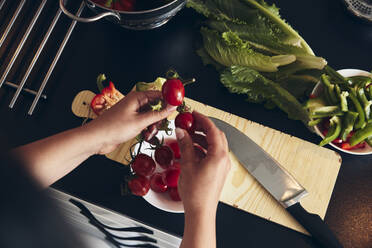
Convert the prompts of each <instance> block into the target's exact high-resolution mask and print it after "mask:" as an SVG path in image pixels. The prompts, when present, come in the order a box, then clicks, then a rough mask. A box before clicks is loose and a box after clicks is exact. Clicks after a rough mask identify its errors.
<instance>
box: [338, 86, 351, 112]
mask: <svg viewBox="0 0 372 248" xmlns="http://www.w3.org/2000/svg"><path fill="white" fill-rule="evenodd" d="M348 96H349V92H347V91H342V93H341V94H340V95H339V98H340V104H341V110H342V112H347V111H348V110H349V108H348V106H347V97H348Z"/></svg>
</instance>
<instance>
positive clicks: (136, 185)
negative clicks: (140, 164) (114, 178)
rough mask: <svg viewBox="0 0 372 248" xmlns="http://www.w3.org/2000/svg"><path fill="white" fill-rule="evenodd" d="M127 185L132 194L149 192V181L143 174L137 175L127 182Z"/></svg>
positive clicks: (141, 194)
mask: <svg viewBox="0 0 372 248" xmlns="http://www.w3.org/2000/svg"><path fill="white" fill-rule="evenodd" d="M128 187H129V189H130V191H131V192H132V194H133V195H138V196H144V195H146V194H147V192H149V189H150V181H149V180H148V179H147V178H146V177H144V176H137V177H135V178H133V179H131V180H130V181H129V182H128Z"/></svg>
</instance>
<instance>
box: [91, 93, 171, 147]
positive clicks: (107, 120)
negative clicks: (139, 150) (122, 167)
mask: <svg viewBox="0 0 372 248" xmlns="http://www.w3.org/2000/svg"><path fill="white" fill-rule="evenodd" d="M161 98H162V95H161V92H160V91H145V92H131V93H129V94H128V95H127V96H126V97H124V98H123V99H122V100H121V101H120V102H118V103H117V104H115V105H114V106H113V107H112V108H110V109H109V110H107V111H106V112H105V113H103V114H102V115H101V116H99V117H98V118H97V119H95V120H93V121H91V122H90V123H88V124H87V125H86V128H88V129H90V130H91V131H92V132H95V133H96V134H97V135H96V136H97V142H98V144H99V146H98V147H97V152H96V153H99V154H106V153H109V152H112V151H113V150H115V148H116V147H117V146H118V145H120V144H121V143H124V142H126V141H129V140H130V139H132V138H134V137H136V135H138V134H139V133H140V132H141V131H142V130H143V129H145V128H146V127H147V126H149V125H151V124H153V123H155V122H157V121H160V120H162V119H164V118H166V117H167V116H169V115H170V114H171V113H172V112H173V111H175V110H176V107H174V106H170V105H168V106H166V107H165V109H163V110H161V111H147V112H141V111H140V110H141V109H142V108H143V107H144V106H146V105H147V104H148V103H151V102H153V101H155V100H158V99H161Z"/></svg>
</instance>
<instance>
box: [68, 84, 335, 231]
mask: <svg viewBox="0 0 372 248" xmlns="http://www.w3.org/2000/svg"><path fill="white" fill-rule="evenodd" d="M94 95H95V94H94V93H93V92H91V91H82V92H80V93H79V94H78V95H77V96H76V97H75V99H74V101H73V103H72V112H73V113H74V114H75V115H76V116H78V117H89V118H95V117H96V115H95V114H94V113H93V112H92V111H91V110H90V102H91V100H92V98H93V97H94ZM185 101H186V103H187V104H188V105H189V106H190V107H191V108H192V109H194V110H197V111H199V112H200V113H202V114H205V115H207V116H212V117H215V118H218V119H221V120H223V121H225V122H228V123H230V124H231V125H233V126H235V127H236V128H238V129H239V130H240V131H242V132H244V133H245V134H246V135H247V136H248V137H250V138H251V139H252V140H253V141H255V142H256V143H257V144H258V145H259V146H261V147H262V148H263V149H264V150H266V151H267V152H268V153H269V154H270V155H271V156H272V157H274V158H275V159H276V160H277V161H278V162H279V163H280V164H281V165H282V166H283V167H285V168H286V169H287V170H288V171H289V173H291V174H292V175H293V176H294V177H295V178H296V179H297V181H299V183H300V184H301V185H303V186H304V187H305V188H306V190H307V191H308V192H309V194H308V195H307V196H306V197H305V198H303V199H302V200H301V204H302V205H303V207H304V208H305V209H306V210H308V211H309V212H312V213H316V214H318V215H319V216H320V217H321V218H324V216H325V213H326V211H327V207H328V203H329V201H330V198H331V195H332V191H333V187H334V185H335V182H336V178H337V175H338V172H339V169H340V165H341V157H340V155H339V154H338V153H336V152H334V151H331V150H329V149H326V148H323V147H319V146H317V145H315V144H312V143H309V142H307V141H304V140H301V139H299V138H296V137H293V136H290V135H287V134H284V133H282V132H279V131H277V130H274V129H271V128H268V127H265V126H262V125H260V124H258V123H255V122H252V121H249V120H246V119H244V118H241V117H239V116H236V115H233V114H230V113H227V112H224V111H222V110H219V109H216V108H213V107H211V106H208V105H205V104H202V103H200V102H197V101H194V100H191V99H188V98H185ZM174 117H175V116H171V117H169V119H173V118H174ZM133 142H134V141H130V142H127V143H125V144H122V145H121V146H120V147H119V148H118V149H117V150H115V151H114V152H112V153H110V154H108V155H106V156H107V158H109V159H112V160H114V161H117V162H119V163H123V164H127V161H126V158H127V159H128V158H129V157H128V154H129V153H128V151H129V147H130V146H131V145H132V144H133ZM230 158H231V161H232V168H231V171H230V173H229V175H228V178H227V180H226V183H225V186H224V189H223V192H222V195H221V199H220V200H221V201H222V202H224V203H226V204H229V205H231V206H234V207H236V208H239V209H242V210H244V211H247V212H249V213H251V214H254V215H257V216H260V217H262V218H265V219H267V220H270V221H273V222H276V223H278V224H281V225H284V226H287V227H289V228H292V229H294V230H297V231H299V232H303V233H306V234H307V232H306V231H305V229H304V228H303V227H302V226H301V225H300V224H299V223H298V222H297V221H296V220H295V219H294V218H293V217H292V216H291V215H290V214H289V213H288V212H287V211H286V210H285V209H284V208H283V207H282V206H281V205H280V204H279V203H278V202H277V201H276V200H275V199H274V198H273V197H271V195H270V194H269V193H268V192H267V191H266V190H265V189H264V188H263V187H262V186H261V185H260V184H259V183H258V182H257V181H256V180H255V179H254V178H253V177H252V176H251V175H250V174H249V173H248V172H247V171H246V170H245V169H244V167H242V165H241V164H240V163H239V161H238V160H237V159H236V158H235V156H234V155H233V154H232V153H230Z"/></svg>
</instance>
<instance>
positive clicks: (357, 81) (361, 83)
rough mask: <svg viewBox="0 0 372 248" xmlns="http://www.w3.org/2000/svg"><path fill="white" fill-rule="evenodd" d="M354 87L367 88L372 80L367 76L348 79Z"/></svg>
mask: <svg viewBox="0 0 372 248" xmlns="http://www.w3.org/2000/svg"><path fill="white" fill-rule="evenodd" d="M348 79H349V81H351V83H352V85H353V86H358V87H365V86H366V85H367V84H368V83H370V82H371V81H372V78H370V77H366V76H353V77H349V78H348Z"/></svg>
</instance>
